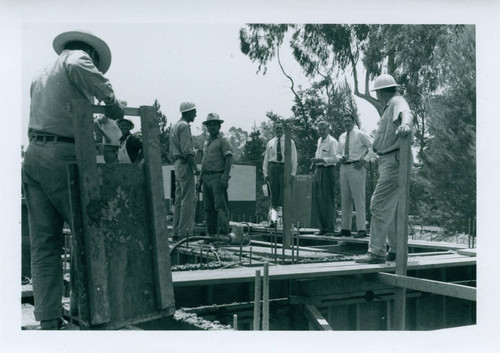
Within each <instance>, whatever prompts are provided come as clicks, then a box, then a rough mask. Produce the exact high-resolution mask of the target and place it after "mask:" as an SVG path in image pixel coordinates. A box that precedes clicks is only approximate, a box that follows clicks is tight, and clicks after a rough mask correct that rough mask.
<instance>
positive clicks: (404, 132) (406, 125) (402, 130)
mask: <svg viewBox="0 0 500 353" xmlns="http://www.w3.org/2000/svg"><path fill="white" fill-rule="evenodd" d="M400 116H401V125H399V127H398V128H397V129H396V135H399V136H401V137H406V136H408V135H409V134H410V133H411V131H412V129H413V113H412V112H411V111H409V110H405V111H403V112H401V114H400Z"/></svg>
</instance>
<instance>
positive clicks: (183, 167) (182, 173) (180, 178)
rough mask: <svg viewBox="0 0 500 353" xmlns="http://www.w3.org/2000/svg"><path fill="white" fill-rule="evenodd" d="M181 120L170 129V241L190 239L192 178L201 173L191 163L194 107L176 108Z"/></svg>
mask: <svg viewBox="0 0 500 353" xmlns="http://www.w3.org/2000/svg"><path fill="white" fill-rule="evenodd" d="M179 110H180V112H181V114H182V117H181V119H180V120H179V121H177V122H176V123H175V124H174V126H172V131H171V133H170V154H171V155H172V156H173V158H174V171H175V202H174V218H173V222H172V234H173V240H178V239H180V238H186V237H188V236H191V235H192V233H193V228H194V213H195V208H196V202H197V201H196V198H195V175H198V174H199V173H200V172H199V170H198V167H197V166H196V163H195V161H194V154H195V152H194V146H193V138H192V136H191V127H190V125H189V124H190V123H192V122H193V121H194V119H195V118H196V105H195V104H194V103H192V102H183V103H181V105H180V108H179Z"/></svg>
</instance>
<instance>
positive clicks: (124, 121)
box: [116, 119, 135, 130]
mask: <svg viewBox="0 0 500 353" xmlns="http://www.w3.org/2000/svg"><path fill="white" fill-rule="evenodd" d="M121 123H129V124H130V125H132V129H133V128H134V127H135V125H134V123H133V122H132V120H128V119H118V120H117V121H116V125H120V124H121ZM132 129H131V130H132Z"/></svg>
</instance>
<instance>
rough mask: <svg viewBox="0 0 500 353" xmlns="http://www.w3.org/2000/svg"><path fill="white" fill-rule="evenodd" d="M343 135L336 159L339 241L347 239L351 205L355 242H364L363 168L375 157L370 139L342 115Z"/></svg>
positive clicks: (364, 188)
mask: <svg viewBox="0 0 500 353" xmlns="http://www.w3.org/2000/svg"><path fill="white" fill-rule="evenodd" d="M342 124H343V125H344V129H345V132H344V133H343V134H342V135H340V137H339V156H340V203H341V209H342V229H341V230H340V236H341V237H350V236H351V227H352V211H353V203H354V206H356V227H357V233H356V234H355V235H354V237H355V238H364V237H366V236H367V234H366V216H365V213H366V210H365V208H366V206H365V190H366V164H367V163H369V162H370V161H371V160H372V159H373V157H374V156H375V154H374V153H373V151H372V150H371V146H372V143H373V140H372V138H371V137H370V136H369V135H368V134H367V133H366V132H364V131H361V130H359V129H358V128H357V127H355V125H356V118H355V117H354V115H352V114H346V115H344V117H343V118H342Z"/></svg>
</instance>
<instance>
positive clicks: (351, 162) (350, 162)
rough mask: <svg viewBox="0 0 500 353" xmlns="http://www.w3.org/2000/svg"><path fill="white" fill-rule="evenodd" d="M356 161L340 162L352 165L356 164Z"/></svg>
mask: <svg viewBox="0 0 500 353" xmlns="http://www.w3.org/2000/svg"><path fill="white" fill-rule="evenodd" d="M356 162H358V161H349V162H342V164H353V163H356Z"/></svg>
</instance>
